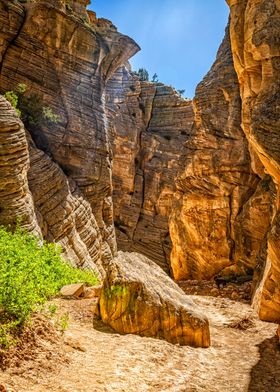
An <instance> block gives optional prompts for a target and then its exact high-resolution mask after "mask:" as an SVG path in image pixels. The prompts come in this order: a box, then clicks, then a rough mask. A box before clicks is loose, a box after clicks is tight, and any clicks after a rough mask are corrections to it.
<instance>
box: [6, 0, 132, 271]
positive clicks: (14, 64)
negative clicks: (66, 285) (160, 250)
mask: <svg viewBox="0 0 280 392" xmlns="http://www.w3.org/2000/svg"><path fill="white" fill-rule="evenodd" d="M70 3H71V4H70ZM87 4H88V1H71V2H65V1H60V2H51V1H50V2H45V1H36V2H34V3H33V2H32V3H26V4H20V3H13V2H9V4H7V2H6V1H3V0H1V1H0V10H1V27H0V37H1V41H0V43H1V46H0V50H1V60H2V61H1V70H0V91H1V92H2V93H4V92H5V91H8V90H15V89H16V88H17V86H18V84H20V83H21V84H22V83H24V84H25V85H26V93H25V94H26V96H27V98H28V97H30V98H32V96H33V98H34V94H35V97H36V104H37V105H41V107H48V108H50V109H51V111H52V113H53V114H54V115H56V116H58V119H59V120H58V122H57V123H54V122H53V123H51V124H46V123H44V122H42V121H40V119H37V120H38V121H35V122H34V121H33V122H31V121H29V122H27V124H26V125H27V127H28V131H29V132H30V134H31V137H29V138H28V140H29V150H30V151H29V153H30V156H29V157H28V154H27V150H26V149H27V139H26V138H25V136H24V131H23V128H22V130H21V136H20V137H22V146H21V149H22V151H23V152H22V154H23V153H24V154H26V157H25V163H24V165H25V166H24V167H22V168H21V166H20V165H18V167H17V168H14V169H13V170H14V171H15V174H14V176H15V177H18V178H16V180H13V181H17V182H19V183H20V184H21V187H22V188H21V194H20V195H19V197H17V203H18V204H22V205H23V206H25V207H26V210H28V209H29V210H30V208H31V207H30V208H29V207H27V204H28V203H27V196H26V195H27V193H28V190H27V189H28V187H29V188H30V190H31V193H32V196H33V201H34V204H35V208H36V215H37V218H36V219H37V221H36V219H34V214H33V215H32V212H30V215H29V217H27V218H28V219H29V221H30V222H33V223H32V224H33V226H35V225H36V224H37V225H39V226H40V229H41V231H42V233H43V236H44V238H46V239H47V240H50V241H57V242H60V243H61V245H62V246H63V249H64V251H65V254H66V256H67V258H69V259H70V260H71V261H72V262H73V263H75V264H77V265H80V266H81V265H83V266H90V267H93V266H94V265H95V264H97V265H99V266H101V264H102V262H103V261H104V260H109V259H110V258H112V256H113V255H114V254H115V252H116V240H115V232H114V225H113V212H112V181H111V176H112V172H111V157H110V152H109V144H108V131H107V120H106V115H105V99H104V90H105V84H106V80H108V79H109V78H110V76H111V75H112V74H113V73H114V71H115V69H117V68H118V67H119V66H120V65H121V64H122V63H123V62H125V61H126V60H127V59H128V58H129V57H130V56H131V55H132V54H134V53H135V52H136V51H137V50H138V49H139V48H138V46H137V45H136V44H135V43H134V41H133V40H131V39H130V38H128V37H126V36H124V35H122V34H120V33H118V32H117V30H116V28H115V27H114V26H112V24H111V23H109V22H108V21H105V20H102V21H99V20H98V19H96V17H95V15H94V13H89V14H87V12H86V8H85V7H86V5H87ZM85 15H86V16H87V18H84V16H85ZM35 120H36V119H35ZM15 122H17V124H14V128H15V131H16V130H18V132H19V131H20V128H21V127H22V124H21V125H20V124H19V120H15ZM3 131H4V128H3ZM10 133H11V132H10ZM18 143H20V140H18ZM20 153H21V152H19V154H20ZM3 154H5V151H4V153H3ZM19 158H20V155H19V157H17V159H19ZM3 159H8V158H7V157H4V158H3ZM29 160H30V161H31V164H30V166H31V167H30V170H29V172H28V183H27V180H26V174H27V170H28V165H29ZM22 162H23V159H22ZM24 176H25V178H24V181H25V183H24V184H23V177H24ZM23 188H24V190H23ZM19 189H20V188H19ZM25 194H26V195H25ZM20 198H21V200H20ZM30 203H31V202H30ZM30 203H29V204H30ZM7 208H8V207H6V209H7ZM11 208H12V207H11ZM14 209H15V211H14V213H13V215H14V216H18V215H23V214H22V213H19V212H18V211H17V209H18V206H17V205H14ZM26 213H27V212H26ZM13 215H11V216H10V218H9V219H10V220H13ZM2 216H3V214H2ZM27 218H26V219H27ZM0 223H4V224H6V220H5V219H4V218H3V219H2V220H1V222H0ZM25 226H27V225H25ZM100 269H101V270H102V268H101V267H100ZM101 272H102V271H101Z"/></svg>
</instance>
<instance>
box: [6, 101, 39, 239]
mask: <svg viewBox="0 0 280 392" xmlns="http://www.w3.org/2000/svg"><path fill="white" fill-rule="evenodd" d="M29 166H30V160H29V154H28V143H27V140H26V134H25V130H24V126H23V124H22V122H21V121H20V120H19V118H18V116H17V114H16V111H15V110H14V109H13V108H12V107H11V105H10V103H9V102H7V101H6V100H5V99H4V98H3V97H2V96H1V95H0V223H1V224H2V225H6V226H8V225H11V226H12V227H13V226H14V225H15V224H16V223H17V222H18V223H20V224H22V225H24V226H25V227H26V228H27V229H28V230H29V231H31V232H32V231H35V232H37V233H38V234H39V233H40V229H39V227H38V225H37V221H36V216H35V208H34V203H33V199H32V195H31V192H30V189H29V186H28V181H27V172H28V169H29Z"/></svg>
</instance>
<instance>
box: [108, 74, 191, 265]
mask: <svg viewBox="0 0 280 392" xmlns="http://www.w3.org/2000/svg"><path fill="white" fill-rule="evenodd" d="M106 92H107V107H108V114H109V118H110V124H111V128H110V139H111V141H112V148H113V189H114V191H113V201H114V221H115V226H116V234H117V240H118V245H119V248H120V249H122V250H126V251H136V252H139V253H142V254H144V255H146V256H148V257H149V258H151V259H152V260H154V261H155V262H156V263H157V264H159V265H160V266H161V267H162V268H163V269H164V270H165V271H167V272H169V256H170V250H171V241H170V236H169V227H168V226H169V223H168V221H169V216H170V213H171V206H172V200H173V196H174V192H175V189H176V188H175V177H176V175H177V172H178V170H179V168H180V164H181V157H182V156H184V154H185V147H184V143H185V141H186V140H187V138H188V135H189V134H190V132H191V129H192V125H193V109H192V102H191V101H190V100H186V99H183V98H181V97H180V96H179V95H178V94H177V93H176V91H175V90H173V89H172V88H171V87H167V86H164V85H163V84H155V83H151V82H144V81H142V82H141V81H139V80H138V78H137V77H135V76H133V75H132V74H131V73H130V72H129V70H128V69H127V68H126V67H122V68H120V69H119V70H118V71H117V72H116V73H115V75H114V76H113V77H112V79H111V80H110V82H109V83H108V85H107V89H106Z"/></svg>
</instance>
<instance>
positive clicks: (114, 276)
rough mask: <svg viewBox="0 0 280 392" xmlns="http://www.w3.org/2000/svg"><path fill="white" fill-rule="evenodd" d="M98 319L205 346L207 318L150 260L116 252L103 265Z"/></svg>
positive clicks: (131, 330) (172, 340)
mask: <svg viewBox="0 0 280 392" xmlns="http://www.w3.org/2000/svg"><path fill="white" fill-rule="evenodd" d="M100 310H101V317H102V320H103V321H104V322H105V323H107V324H109V325H110V326H111V327H112V328H113V329H115V330H116V331H117V332H120V333H134V334H139V335H141V336H151V337H159V338H164V339H166V340H167V341H168V342H170V343H178V344H180V345H191V346H195V347H208V346H209V345H210V333H209V323H208V320H207V319H206V318H205V317H204V316H203V315H201V314H200V313H199V312H198V311H197V310H196V309H195V305H194V303H193V302H192V301H191V300H190V299H189V298H188V297H187V296H186V295H185V294H184V292H183V291H182V290H181V289H180V288H179V287H178V286H177V285H176V284H175V283H174V282H173V281H172V280H171V279H170V278H169V277H168V276H167V275H166V274H165V273H164V272H163V271H162V269H161V268H160V267H159V266H157V265H156V264H155V263H154V262H152V261H151V260H149V259H148V258H146V257H145V256H143V255H139V254H137V253H124V252H119V254H118V257H116V258H114V260H113V261H112V262H110V264H109V265H108V268H107V277H106V279H105V282H104V286H103V288H102V292H101V298H100Z"/></svg>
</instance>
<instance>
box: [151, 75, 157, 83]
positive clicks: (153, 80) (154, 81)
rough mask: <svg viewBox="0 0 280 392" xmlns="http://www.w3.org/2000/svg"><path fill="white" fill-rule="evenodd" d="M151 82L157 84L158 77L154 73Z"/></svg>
mask: <svg viewBox="0 0 280 392" xmlns="http://www.w3.org/2000/svg"><path fill="white" fill-rule="evenodd" d="M152 82H153V83H158V75H157V74H156V73H155V74H154V75H153V77H152Z"/></svg>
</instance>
